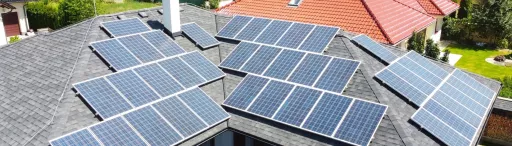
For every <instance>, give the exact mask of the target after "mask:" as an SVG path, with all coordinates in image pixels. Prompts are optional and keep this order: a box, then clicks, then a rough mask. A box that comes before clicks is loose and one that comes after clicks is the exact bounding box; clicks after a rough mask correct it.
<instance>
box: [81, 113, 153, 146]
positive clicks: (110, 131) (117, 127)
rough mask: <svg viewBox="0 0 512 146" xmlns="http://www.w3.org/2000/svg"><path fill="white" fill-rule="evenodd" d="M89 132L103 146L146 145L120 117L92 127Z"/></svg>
mask: <svg viewBox="0 0 512 146" xmlns="http://www.w3.org/2000/svg"><path fill="white" fill-rule="evenodd" d="M91 131H92V132H94V135H96V137H98V139H99V140H100V141H101V142H102V143H103V144H104V145H147V144H146V143H145V142H144V140H143V139H142V137H140V136H138V133H137V132H136V131H135V129H133V128H131V126H130V125H128V123H127V122H126V121H125V120H124V119H123V118H122V117H117V118H114V119H112V120H108V121H105V122H103V123H101V124H98V125H94V126H92V127H91Z"/></svg>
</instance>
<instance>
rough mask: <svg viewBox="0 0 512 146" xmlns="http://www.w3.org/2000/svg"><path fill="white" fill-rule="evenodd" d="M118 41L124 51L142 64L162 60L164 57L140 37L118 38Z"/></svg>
mask: <svg viewBox="0 0 512 146" xmlns="http://www.w3.org/2000/svg"><path fill="white" fill-rule="evenodd" d="M118 40H119V42H121V44H123V46H124V47H125V48H126V49H128V50H129V51H130V52H131V53H133V55H135V56H136V57H137V58H139V60H141V61H142V62H144V63H147V62H151V61H155V60H158V59H162V58H164V55H163V54H162V53H160V51H158V50H157V49H156V48H154V47H153V46H151V44H150V43H149V42H148V41H146V40H145V39H144V38H143V37H142V36H141V35H130V36H126V37H121V38H118Z"/></svg>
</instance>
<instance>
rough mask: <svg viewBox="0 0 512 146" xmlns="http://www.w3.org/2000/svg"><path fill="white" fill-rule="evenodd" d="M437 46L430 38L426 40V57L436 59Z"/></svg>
mask: <svg viewBox="0 0 512 146" xmlns="http://www.w3.org/2000/svg"><path fill="white" fill-rule="evenodd" d="M439 54H440V52H439V47H438V46H437V44H436V43H434V41H433V40H432V39H428V40H427V45H426V46H425V55H427V56H428V57H431V58H432V59H436V60H437V59H438V58H439Z"/></svg>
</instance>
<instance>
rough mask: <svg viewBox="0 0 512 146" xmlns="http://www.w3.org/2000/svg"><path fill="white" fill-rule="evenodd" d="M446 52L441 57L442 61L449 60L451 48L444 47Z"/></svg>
mask: <svg viewBox="0 0 512 146" xmlns="http://www.w3.org/2000/svg"><path fill="white" fill-rule="evenodd" d="M443 52H444V54H443V57H441V61H443V62H448V60H449V59H448V57H449V56H450V50H448V49H444V51H443Z"/></svg>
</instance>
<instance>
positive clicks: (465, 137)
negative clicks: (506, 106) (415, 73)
mask: <svg viewBox="0 0 512 146" xmlns="http://www.w3.org/2000/svg"><path fill="white" fill-rule="evenodd" d="M495 96H496V93H495V92H494V91H493V90H491V89H489V88H488V87H486V86H484V85H482V84H481V83H479V82H478V81H476V80H475V79H474V78H472V77H471V76H469V75H467V74H466V73H464V72H462V71H460V70H458V69H456V70H455V71H453V73H452V74H451V75H450V76H449V77H448V78H447V80H446V81H445V82H444V83H443V84H442V85H440V87H439V88H438V89H437V91H436V92H435V93H434V94H433V95H432V96H431V97H430V98H429V99H428V100H427V101H426V102H425V103H424V104H423V105H422V106H421V107H420V109H419V110H418V111H416V113H415V114H414V115H413V116H412V118H411V119H412V120H413V121H415V122H416V123H418V124H419V125H421V126H422V127H423V128H424V129H426V130H427V131H429V132H430V133H432V135H434V136H436V137H437V138H439V139H440V140H441V141H443V142H444V143H445V144H447V145H454V146H468V145H474V144H473V143H474V142H475V141H476V140H477V133H478V130H479V129H480V128H481V127H482V126H483V124H484V121H485V119H486V117H487V116H486V112H487V111H489V110H490V108H491V106H492V101H493V98H494V97H495Z"/></svg>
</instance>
